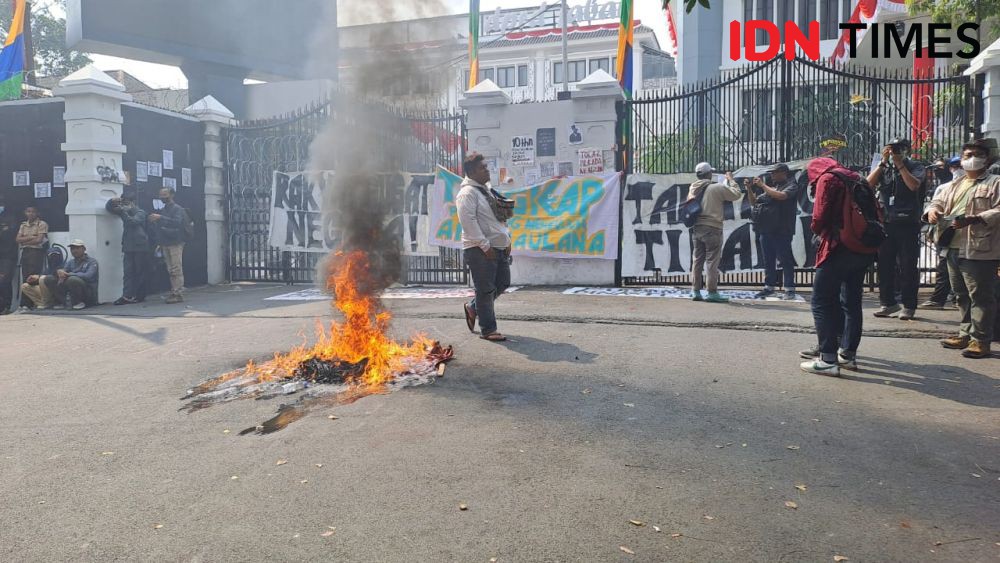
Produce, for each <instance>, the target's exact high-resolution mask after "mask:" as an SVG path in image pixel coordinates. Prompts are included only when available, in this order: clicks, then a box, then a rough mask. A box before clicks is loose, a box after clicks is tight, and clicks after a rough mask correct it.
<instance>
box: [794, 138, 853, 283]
mask: <svg viewBox="0 0 1000 563" xmlns="http://www.w3.org/2000/svg"><path fill="white" fill-rule="evenodd" d="M834 171H836V172H838V173H840V174H844V175H845V176H855V177H857V178H858V179H859V180H860V179H861V177H860V176H858V173H857V172H853V171H851V170H848V169H847V168H844V167H843V166H841V165H840V164H839V163H837V161H836V160H833V159H832V158H826V157H823V158H817V159H814V160H813V161H812V162H810V163H809V165H808V166H807V167H806V173H807V174H808V175H809V183H810V184H814V185H815V186H816V198H815V199H816V201H815V203H814V204H813V213H812V222H811V223H810V225H809V227H810V230H812V232H813V234H815V235H816V236H817V237H818V238H819V245H818V246H817V247H816V266H817V267H819V266H821V265H822V264H823V262H825V261H826V259H827V258H829V256H830V254H831V253H832V252H833V251H834V250H835V249H836V248H837V247H838V246H840V235H839V233H838V230H839V229H840V227H842V226H843V225H841V223H842V222H843V211H844V197H846V196H847V186H845V185H844V183H843V182H841V181H840V178H838V177H837V176H836V175H834V174H827V172H834Z"/></svg>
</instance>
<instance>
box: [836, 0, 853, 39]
mask: <svg viewBox="0 0 1000 563" xmlns="http://www.w3.org/2000/svg"><path fill="white" fill-rule="evenodd" d="M840 3H841V5H842V8H841V12H840V21H842V22H847V21H851V9H852V6H851V0H841V2H840ZM838 31H839V30H838Z"/></svg>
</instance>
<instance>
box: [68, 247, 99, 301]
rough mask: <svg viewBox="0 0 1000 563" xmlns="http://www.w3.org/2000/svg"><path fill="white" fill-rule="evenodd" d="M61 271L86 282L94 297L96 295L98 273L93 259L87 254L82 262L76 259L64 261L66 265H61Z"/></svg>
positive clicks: (71, 258)
mask: <svg viewBox="0 0 1000 563" xmlns="http://www.w3.org/2000/svg"><path fill="white" fill-rule="evenodd" d="M62 269H63V270H66V273H67V274H69V275H71V276H75V277H78V278H80V279H81V280H83V281H85V282H87V286H88V287H89V288H90V290H91V291H93V292H94V295H97V282H98V277H99V272H98V268H97V260H96V259H95V258H92V257H91V256H90V255H89V254H85V255H84V256H83V260H79V261H77V259H76V258H73V257H70V258H69V259H68V260H66V264H64V265H63V267H62Z"/></svg>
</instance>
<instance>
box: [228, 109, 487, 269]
mask: <svg viewBox="0 0 1000 563" xmlns="http://www.w3.org/2000/svg"><path fill="white" fill-rule="evenodd" d="M331 120H341V127H340V128H339V129H340V130H341V131H361V130H362V129H361V128H367V132H368V133H370V134H371V135H373V136H374V138H375V139H376V144H381V145H383V146H389V145H390V144H391V145H392V147H393V150H391V151H386V154H391V155H395V156H394V158H393V160H395V162H389V161H388V160H387V161H386V162H384V165H385V168H384V169H383V170H379V171H378V172H389V171H407V172H432V171H434V170H435V167H436V166H438V165H440V166H444V167H446V168H449V169H451V170H456V171H457V170H458V169H460V167H461V162H462V159H463V158H464V155H465V147H466V139H465V137H466V135H465V118H464V116H463V115H460V114H449V113H447V112H444V111H438V112H429V113H425V114H422V115H402V114H399V113H397V112H396V111H394V110H393V109H392V108H387V107H383V106H380V105H375V104H364V103H361V102H358V101H356V100H351V99H348V98H347V97H346V96H342V95H338V96H335V97H333V98H331V99H330V100H327V101H325V102H323V103H319V104H315V105H313V106H310V107H307V108H303V109H302V110H300V111H298V112H296V113H294V114H290V115H285V116H281V117H279V118H275V119H269V120H264V121H250V122H243V123H240V124H238V126H236V127H233V128H230V129H229V130H228V133H227V142H226V149H227V161H228V195H229V197H228V201H229V225H228V227H229V240H230V244H229V260H228V262H229V278H230V279H231V280H233V281H272V282H273V281H278V282H284V283H288V284H293V283H310V282H312V281H313V280H314V277H315V272H316V267H317V264H318V262H319V260H320V259H321V258H322V257H323V254H322V253H316V252H288V251H283V250H281V249H279V248H276V247H274V246H271V244H270V241H269V232H268V231H269V226H270V213H271V187H272V186H271V184H272V181H273V177H274V172H275V171H280V172H303V171H308V166H309V161H310V154H309V149H310V145H311V144H312V142H313V140H314V138H315V137H316V136H317V135H318V134H320V132H321V131H322V130H323V128H324V127H326V126H327V124H328V123H329V122H330V121H331ZM333 161H334V162H336V163H337V164H336V165H335V166H334V168H341V166H348V167H349V166H350V165H351V163H342V162H340V155H333ZM421 197H423V198H425V199H426V197H427V195H426V193H423V194H421ZM416 207H417V208H419V209H422V210H423V211H424V212H425V213H426V210H427V207H428V206H427V205H426V201H424V202H423V203H422V205H418V206H416ZM403 271H404V280H403V281H404V282H405V283H442V284H447V283H452V284H463V283H466V281H467V278H466V275H467V274H466V271H465V268H464V265H463V263H462V256H461V252H460V251H455V250H452V249H444V248H442V249H440V250H439V251H438V254H437V255H434V256H429V255H423V256H413V255H404V257H403Z"/></svg>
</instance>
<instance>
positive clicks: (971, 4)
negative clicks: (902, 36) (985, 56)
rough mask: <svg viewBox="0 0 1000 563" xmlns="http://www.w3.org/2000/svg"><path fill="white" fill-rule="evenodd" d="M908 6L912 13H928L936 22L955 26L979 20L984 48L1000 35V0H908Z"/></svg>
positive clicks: (980, 38)
mask: <svg viewBox="0 0 1000 563" xmlns="http://www.w3.org/2000/svg"><path fill="white" fill-rule="evenodd" d="M906 7H907V9H908V10H909V12H910V14H912V15H922V14H928V15H930V16H931V19H932V20H933V21H935V22H938V23H950V24H952V25H953V26H955V27H958V26H959V25H962V24H963V23H968V22H979V25H980V28H979V38H978V39H979V43H980V46H981V47H982V48H984V49H985V48H986V46H987V45H989V44H990V43H991V42H992V41H993V40H995V39H996V38H997V37H998V36H1000V20H998V17H1000V0H907V2H906ZM986 20H990V21H989V22H987V21H986Z"/></svg>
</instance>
